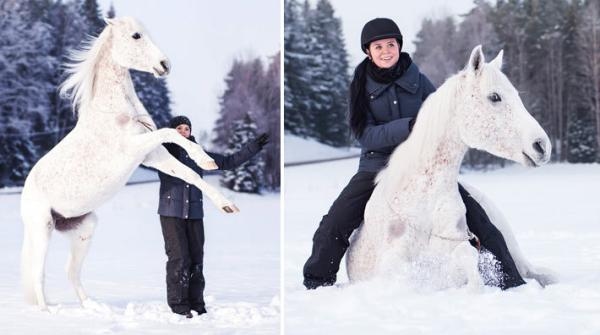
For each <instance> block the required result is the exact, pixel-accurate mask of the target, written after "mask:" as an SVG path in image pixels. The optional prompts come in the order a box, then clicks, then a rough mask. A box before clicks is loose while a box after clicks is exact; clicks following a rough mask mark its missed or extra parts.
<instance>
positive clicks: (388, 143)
mask: <svg viewBox="0 0 600 335" xmlns="http://www.w3.org/2000/svg"><path fill="white" fill-rule="evenodd" d="M366 85H367V86H366V92H367V94H368V97H367V99H368V100H369V106H370V109H371V110H370V112H368V114H367V121H366V126H365V129H364V131H363V133H362V135H361V136H360V137H359V138H358V142H359V143H360V145H361V147H362V152H361V157H360V164H359V169H358V170H359V171H369V172H378V171H379V170H381V169H382V168H383V167H384V166H385V164H386V163H387V161H388V159H389V157H390V154H391V153H392V151H393V150H394V148H396V146H398V145H399V144H400V143H402V142H404V140H406V138H407V137H408V134H409V133H410V131H409V123H410V121H411V120H412V119H413V118H415V117H416V116H417V113H418V112H419V109H420V108H421V105H422V104H423V101H425V99H426V98H427V97H428V96H429V94H431V93H433V92H434V91H435V87H434V86H433V84H432V83H431V82H430V81H429V79H427V77H426V76H425V75H424V74H422V73H421V72H420V71H419V68H418V67H417V65H415V63H411V64H410V66H409V67H408V69H407V70H406V72H405V73H404V74H403V75H402V76H401V77H400V78H398V79H396V80H395V81H394V82H392V83H389V84H382V83H378V82H376V81H375V80H373V79H372V78H371V77H369V76H367V84H366Z"/></svg>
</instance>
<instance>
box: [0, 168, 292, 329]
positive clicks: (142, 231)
mask: <svg viewBox="0 0 600 335" xmlns="http://www.w3.org/2000/svg"><path fill="white" fill-rule="evenodd" d="M142 174H143V172H142ZM206 179H207V180H208V181H209V183H211V184H213V185H215V184H217V183H218V181H217V177H216V176H209V177H207V178H206ZM158 186H159V183H156V182H154V183H146V184H141V185H132V186H127V187H125V188H124V189H122V190H121V191H120V192H119V193H118V194H117V195H116V196H115V197H114V198H113V199H112V200H110V201H109V202H108V203H106V204H105V205H103V206H102V207H100V209H99V210H98V211H97V213H98V216H99V220H100V221H99V224H98V227H97V228H96V233H95V235H94V238H93V242H92V246H91V247H90V252H89V254H88V257H87V258H86V261H85V262H84V266H83V270H82V282H83V285H84V288H85V289H86V290H87V293H88V295H90V296H91V298H92V299H93V301H90V302H87V303H86V305H85V307H84V308H82V307H81V306H80V305H79V303H78V301H77V298H76V295H75V292H74V290H73V289H72V287H71V285H70V284H69V282H68V280H67V278H66V274H65V272H64V265H65V264H66V259H67V254H68V248H69V244H68V241H67V239H66V238H65V237H64V236H61V234H60V233H56V232H55V233H53V238H52V240H51V244H50V247H49V252H48V258H47V263H46V286H45V287H46V296H47V298H48V300H49V301H50V303H51V304H52V305H51V306H50V308H49V312H41V311H38V310H37V309H36V308H35V307H32V306H30V305H27V304H25V302H24V300H23V297H22V293H21V288H20V284H19V280H20V277H19V261H20V249H21V242H22V225H21V221H20V217H19V210H18V209H19V207H20V205H19V195H18V194H16V195H7V194H4V195H0V236H2V237H4V241H3V242H2V243H0V255H2V256H1V257H0V268H2V269H3V271H2V272H1V273H0V296H1V297H2V302H3V304H2V305H1V306H0V320H1V321H0V334H172V333H177V334H197V333H199V332H200V333H202V334H278V333H279V329H280V321H279V320H280V309H281V306H280V302H279V301H280V285H279V277H280V275H279V268H280V248H279V240H280V234H279V221H280V214H279V202H280V201H279V198H280V197H279V194H277V193H273V194H266V195H262V196H258V195H248V194H239V193H233V192H229V191H227V190H224V191H223V192H224V193H225V194H226V195H227V196H228V197H230V199H232V200H233V201H234V202H235V203H236V204H237V205H238V207H239V208H240V209H241V213H239V214H232V215H227V214H222V213H220V212H218V211H217V209H216V208H215V207H214V206H213V205H212V203H209V201H207V204H206V206H205V219H204V222H205V230H206V244H205V258H204V273H205V277H206V291H205V297H206V303H207V309H208V314H205V315H203V316H201V317H197V316H195V317H194V318H192V319H189V320H188V319H185V318H184V317H182V316H179V315H175V314H172V313H171V312H170V310H169V307H168V306H167V303H166V288H165V278H164V277H165V262H166V256H165V254H164V242H163V239H162V234H161V229H160V223H159V219H158V215H157V214H156V208H157V204H158Z"/></svg>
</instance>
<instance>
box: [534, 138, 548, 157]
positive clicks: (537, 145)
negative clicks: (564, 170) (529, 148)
mask: <svg viewBox="0 0 600 335" xmlns="http://www.w3.org/2000/svg"><path fill="white" fill-rule="evenodd" d="M533 150H535V151H536V152H537V153H539V154H540V155H544V154H545V153H546V150H545V149H544V141H542V140H537V141H535V142H533Z"/></svg>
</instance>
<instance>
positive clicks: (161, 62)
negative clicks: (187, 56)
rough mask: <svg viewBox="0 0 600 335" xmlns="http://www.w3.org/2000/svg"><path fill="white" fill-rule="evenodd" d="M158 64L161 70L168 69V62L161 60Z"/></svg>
mask: <svg viewBox="0 0 600 335" xmlns="http://www.w3.org/2000/svg"><path fill="white" fill-rule="evenodd" d="M160 65H161V66H162V67H163V70H165V71H169V63H167V61H164V60H161V61H160Z"/></svg>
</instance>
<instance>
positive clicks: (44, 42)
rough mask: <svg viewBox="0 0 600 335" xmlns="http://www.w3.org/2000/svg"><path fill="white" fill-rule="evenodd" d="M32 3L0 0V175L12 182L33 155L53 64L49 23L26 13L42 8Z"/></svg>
mask: <svg viewBox="0 0 600 335" xmlns="http://www.w3.org/2000/svg"><path fill="white" fill-rule="evenodd" d="M35 5H36V6H33V5H32V2H29V1H26V2H13V1H2V2H0V31H2V34H0V92H2V93H1V94H0V134H2V135H3V136H0V156H2V157H3V159H2V160H3V163H2V164H3V167H2V169H1V170H2V171H1V172H0V173H2V174H3V175H2V176H0V180H3V183H7V182H10V183H13V185H18V184H20V183H22V179H23V178H24V176H26V175H27V173H28V172H29V169H30V168H31V166H32V164H33V163H34V162H35V161H37V159H38V148H37V145H36V143H39V136H40V135H43V134H44V133H45V132H46V131H47V129H46V121H47V119H48V117H49V115H50V113H51V110H52V108H51V97H52V95H53V94H54V90H55V87H54V85H53V84H52V78H53V73H54V69H55V68H56V67H57V66H58V64H57V61H56V59H55V58H54V57H52V56H51V55H50V51H51V49H52V41H53V39H52V35H51V27H50V25H48V24H47V23H45V22H42V21H40V20H33V19H32V18H33V17H34V13H40V12H43V11H44V10H46V9H47V8H46V9H44V7H42V6H41V4H35ZM35 15H39V14H35ZM44 16H45V14H44Z"/></svg>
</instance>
